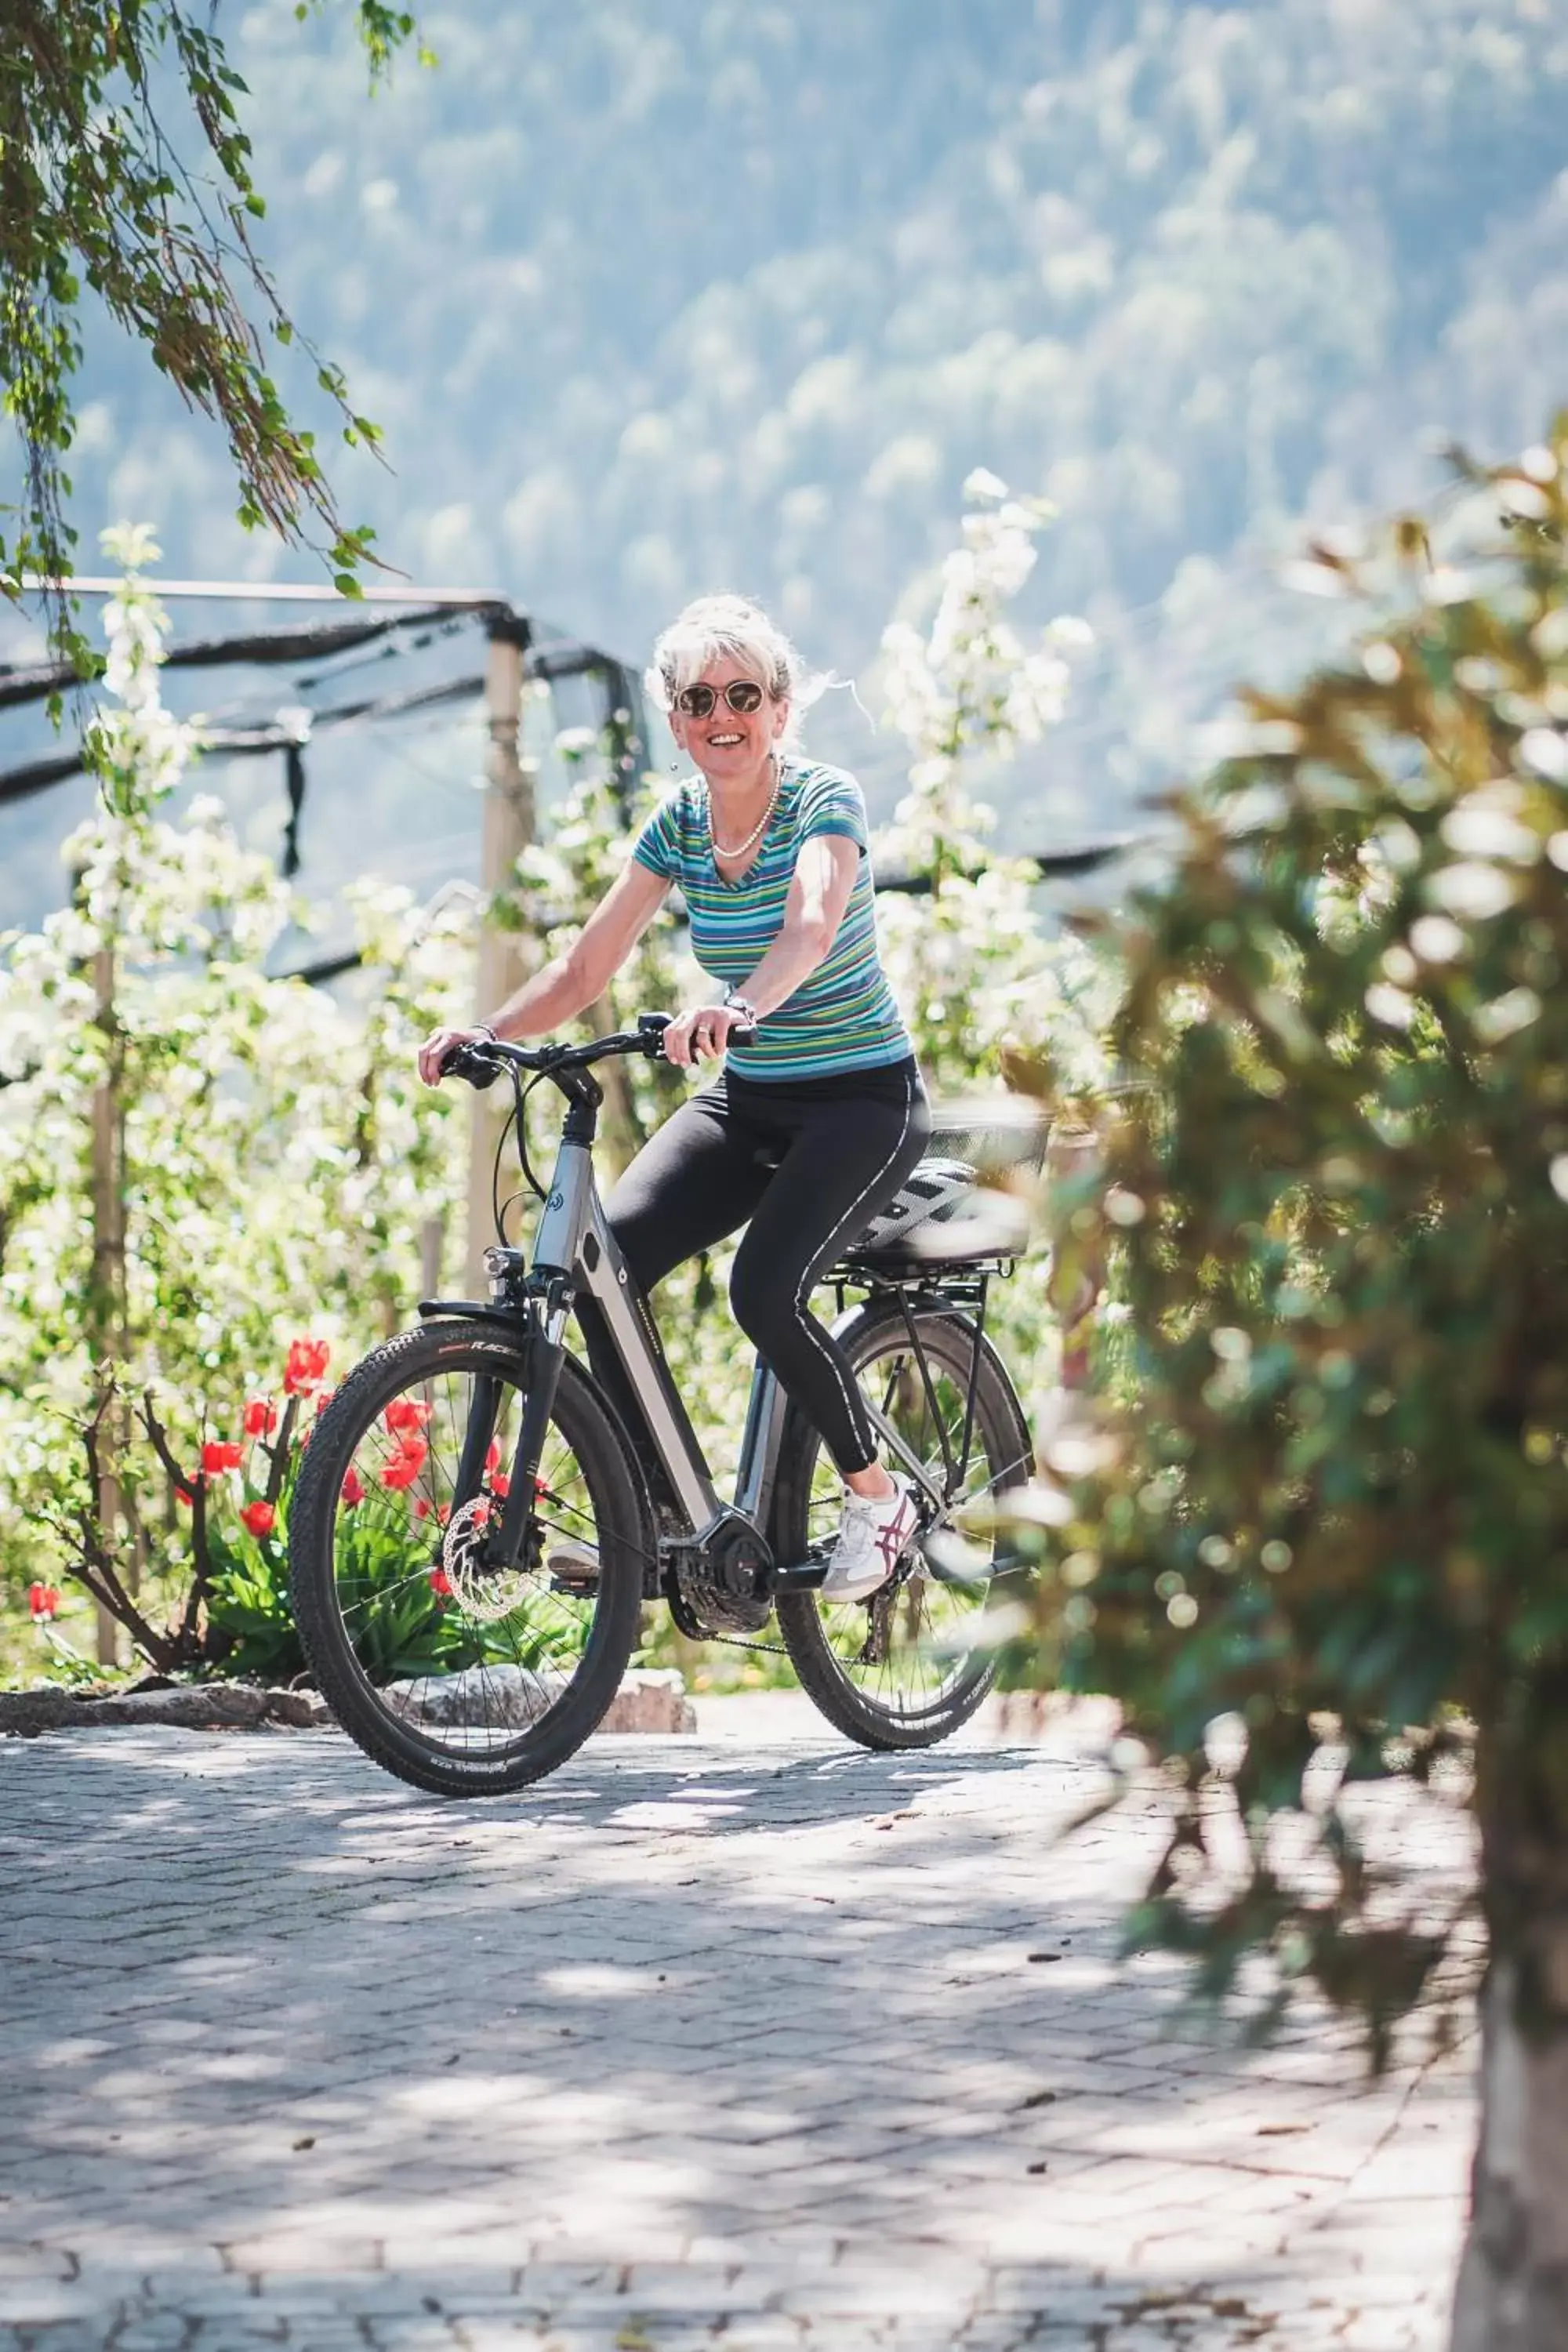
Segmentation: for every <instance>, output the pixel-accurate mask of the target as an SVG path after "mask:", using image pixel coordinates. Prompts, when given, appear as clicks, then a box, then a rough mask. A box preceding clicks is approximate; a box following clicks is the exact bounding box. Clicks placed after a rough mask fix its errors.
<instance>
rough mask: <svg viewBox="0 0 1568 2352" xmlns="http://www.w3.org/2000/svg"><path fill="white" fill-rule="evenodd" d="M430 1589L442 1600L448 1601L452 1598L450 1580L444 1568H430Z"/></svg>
mask: <svg viewBox="0 0 1568 2352" xmlns="http://www.w3.org/2000/svg"><path fill="white" fill-rule="evenodd" d="M430 1590H431V1591H432V1592H434V1593H435V1594H437V1597H438V1598H439V1599H440V1600H442V1601H450V1599H451V1598H452V1580H451V1578H450V1577H449V1576H448V1575H447V1571H446V1570H445V1569H444V1568H433V1569H432V1570H430Z"/></svg>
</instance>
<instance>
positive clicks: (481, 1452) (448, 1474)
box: [289, 1320, 650, 1797]
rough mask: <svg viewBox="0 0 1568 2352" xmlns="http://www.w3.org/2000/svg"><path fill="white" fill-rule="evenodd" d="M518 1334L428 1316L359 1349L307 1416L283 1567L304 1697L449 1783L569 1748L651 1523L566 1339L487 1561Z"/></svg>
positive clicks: (368, 1746) (625, 1638)
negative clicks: (524, 1479)
mask: <svg viewBox="0 0 1568 2352" xmlns="http://www.w3.org/2000/svg"><path fill="white" fill-rule="evenodd" d="M527 1381H528V1365H527V1357H526V1352H525V1348H524V1345H523V1343H522V1341H521V1339H513V1338H511V1337H510V1334H508V1333H506V1332H504V1331H498V1330H497V1329H496V1328H495V1327H494V1326H492V1325H486V1324H481V1323H476V1322H459V1321H457V1320H453V1321H451V1322H436V1323H429V1324H426V1326H425V1328H423V1329H422V1330H418V1331H409V1332H405V1334H404V1335H403V1336H402V1337H401V1338H400V1339H389V1340H388V1341H387V1342H386V1344H385V1345H384V1347H380V1348H377V1349H374V1351H373V1352H372V1353H371V1354H370V1355H369V1356H367V1357H366V1358H365V1360H364V1361H363V1363H362V1364H360V1365H359V1366H358V1367H357V1368H356V1370H354V1371H353V1372H352V1373H351V1374H350V1375H349V1377H348V1379H347V1380H346V1381H344V1382H343V1385H342V1388H341V1389H339V1391H337V1393H336V1395H335V1396H334V1397H333V1398H332V1400H331V1403H330V1404H329V1405H328V1406H327V1408H326V1410H325V1412H323V1413H322V1414H321V1418H320V1420H319V1421H318V1422H317V1423H316V1425H315V1427H314V1428H313V1429H312V1431H311V1432H310V1444H309V1446H308V1448H307V1450H306V1454H305V1461H304V1466H303V1468H302V1470H301V1471H300V1484H299V1487H298V1490H297V1492H296V1494H295V1496H294V1500H293V1507H292V1509H291V1511H290V1513H289V1586H290V1593H291V1597H292V1601H293V1606H294V1616H295V1622H296V1623H297V1624H298V1626H299V1630H300V1641H301V1643H303V1645H304V1651H305V1655H306V1657H307V1659H308V1660H309V1662H310V1669H311V1672H312V1674H313V1675H314V1676H315V1680H316V1684H317V1686H318V1688H319V1689H320V1691H321V1696H322V1697H323V1698H324V1699H325V1700H326V1702H327V1704H328V1706H330V1707H331V1710H332V1713H333V1714H334V1715H335V1716H336V1717H337V1719H338V1721H339V1722H340V1723H341V1724H342V1727H343V1729H344V1730H345V1731H346V1732H347V1733H348V1734H349V1735H350V1737H351V1738H353V1739H355V1740H357V1741H358V1743H359V1745H360V1746H361V1747H362V1748H363V1749H364V1751H365V1753H366V1755H367V1756H370V1757H372V1758H374V1760H375V1762H376V1763H378V1764H381V1765H384V1767H385V1768H386V1769H387V1770H388V1771H389V1772H395V1774H396V1775H397V1776H398V1778H399V1779H400V1780H410V1781H412V1782H413V1783H414V1785H415V1787H416V1788H419V1789H430V1790H435V1791H436V1792H437V1794H438V1795H442V1796H455V1797H480V1796H494V1795H498V1794H500V1793H501V1792H502V1791H503V1790H509V1789H520V1788H522V1787H523V1786H525V1784H526V1783H527V1782H529V1781H531V1780H538V1779H539V1778H540V1777H541V1776H542V1774H543V1773H546V1772H550V1771H553V1770H554V1769H555V1767H556V1766H557V1765H558V1764H562V1763H563V1762H564V1761H565V1759H567V1757H569V1756H570V1755H572V1754H573V1753H574V1750H575V1749H576V1748H579V1747H580V1746H581V1745H582V1743H583V1741H584V1739H585V1738H587V1736H588V1734H589V1733H590V1732H591V1731H592V1730H593V1729H594V1727H595V1725H596V1724H597V1723H598V1721H599V1719H600V1717H602V1716H603V1714H604V1712H605V1708H606V1707H607V1706H608V1705H609V1703H610V1701H611V1699H612V1698H613V1697H614V1696H615V1695H616V1688H617V1686H618V1685H619V1683H620V1679H621V1676H622V1675H623V1674H624V1672H625V1671H626V1663H627V1660H628V1659H629V1658H630V1656H631V1654H632V1648H633V1645H634V1643H635V1642H636V1640H637V1623H638V1604H639V1601H640V1598H641V1593H642V1570H643V1559H644V1557H645V1555H646V1553H647V1549H648V1547H649V1541H650V1535H649V1530H648V1528H647V1512H646V1507H645V1505H644V1502H643V1500H642V1497H641V1496H640V1494H639V1491H638V1488H637V1481H636V1478H635V1475H634V1473H633V1471H632V1469H631V1467H630V1465H628V1462H627V1459H626V1445H625V1441H624V1439H623V1438H622V1436H621V1434H620V1432H619V1430H618V1428H617V1426H616V1423H615V1421H614V1420H613V1419H612V1417H611V1415H610V1413H609V1412H608V1411H607V1409H606V1408H605V1405H604V1404H603V1402H601V1401H600V1399H599V1397H598V1395H597V1393H596V1392H595V1390H594V1389H593V1387H592V1386H591V1384H590V1383H589V1381H588V1380H587V1379H586V1377H585V1376H584V1373H583V1372H582V1371H581V1370H579V1369H578V1367H577V1366H576V1364H575V1363H574V1362H573V1361H572V1360H570V1359H568V1360H566V1361H565V1362H564V1363H563V1366H562V1369H561V1380H560V1385H559V1387H558V1389H557V1391H556V1395H555V1402H554V1407H553V1409H552V1415H551V1420H550V1425H549V1428H548V1430H547V1433H546V1435H545V1442H544V1447H543V1451H542V1454H541V1456H540V1462H539V1475H538V1477H537V1480H536V1481H535V1494H534V1501H533V1507H532V1508H531V1511H530V1514H529V1517H528V1525H527V1531H526V1535H525V1538H524V1542H523V1547H522V1550H521V1554H520V1557H519V1559H518V1560H517V1563H516V1565H515V1566H514V1567H512V1568H510V1569H500V1570H494V1569H491V1568H490V1567H489V1565H488V1564H487V1561H486V1547H485V1541H484V1530H485V1529H486V1528H487V1527H488V1526H489V1525H490V1524H491V1522H492V1520H493V1519H495V1518H498V1517H499V1516H500V1509H501V1507H502V1505H503V1503H504V1501H505V1499H506V1496H507V1493H508V1482H509V1475H510V1466H511V1462H512V1456H513V1454H514V1452H515V1449H516V1444H517V1437H518V1429H519V1423H520V1421H521V1412H522V1405H523V1400H524V1397H525V1396H526V1393H527Z"/></svg>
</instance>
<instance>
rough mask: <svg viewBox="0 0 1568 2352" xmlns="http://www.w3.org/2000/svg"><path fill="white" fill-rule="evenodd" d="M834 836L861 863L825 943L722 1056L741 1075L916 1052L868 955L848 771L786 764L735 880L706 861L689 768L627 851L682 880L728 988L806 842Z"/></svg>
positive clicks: (700, 939) (705, 960)
mask: <svg viewBox="0 0 1568 2352" xmlns="http://www.w3.org/2000/svg"><path fill="white" fill-rule="evenodd" d="M819 833H838V834H843V835H845V836H846V837H847V839H848V840H850V841H852V842H854V843H855V844H856V845H857V846H858V849H859V852H860V858H859V866H858V872H857V874H856V877H855V886H854V887H853V889H852V890H851V891H850V893H849V903H848V905H847V907H846V908H845V909H844V919H843V920H842V921H841V922H840V924H839V926H838V929H837V935H836V937H835V939H834V941H833V945H832V946H831V947H830V948H829V949H828V950H827V953H826V956H825V957H824V958H823V960H822V961H821V962H820V963H819V964H818V965H817V967H816V971H814V972H813V973H812V974H811V975H810V977H809V978H808V979H806V980H804V981H802V982H801V984H800V986H799V987H798V988H797V989H796V990H795V994H794V995H793V996H792V997H789V998H788V999H787V1000H786V1001H785V1002H784V1003H783V1004H781V1005H780V1006H779V1008H778V1010H777V1012H775V1013H768V1014H767V1015H766V1017H765V1018H764V1019H763V1021H762V1022H761V1023H760V1024H759V1025H758V1028H757V1031H756V1035H755V1039H754V1041H753V1042H752V1044H751V1045H743V1046H742V1045H731V1047H730V1048H729V1051H728V1054H727V1055H726V1060H727V1063H728V1065H729V1066H730V1068H731V1069H732V1070H734V1071H735V1072H736V1073H737V1074H738V1075H739V1076H741V1077H743V1078H816V1077H826V1076H829V1075H830V1074H831V1073H832V1072H833V1071H835V1070H874V1069H881V1068H884V1067H885V1066H887V1065H888V1064H889V1062H901V1061H903V1060H904V1059H905V1058H906V1057H907V1056H908V1055H910V1054H911V1053H912V1052H913V1050H914V1048H913V1046H912V1045H910V1036H909V1032H908V1031H907V1030H906V1028H905V1027H904V1024H903V1022H902V1021H901V1020H900V1017H899V1008H898V1006H897V1005H896V1004H895V1003H894V1002H893V992H892V991H891V989H890V988H889V986H888V981H887V975H886V973H885V972H884V971H883V970H882V965H881V960H880V958H879V955H878V953H877V919H876V910H875V904H874V897H873V892H872V887H871V857H870V848H869V845H868V840H867V836H866V803H865V802H864V801H863V800H862V798H861V796H860V787H859V785H858V783H857V782H855V779H854V777H853V776H847V775H845V774H844V773H843V772H842V770H840V769H837V768H824V767H818V766H816V764H814V763H811V762H806V761H785V762H784V772H783V775H782V777H781V779H780V782H779V790H778V798H777V800H776V801H775V802H774V803H773V814H772V816H771V817H770V818H769V820H768V829H767V831H766V833H765V834H764V835H763V845H762V848H761V850H760V851H759V852H758V854H757V857H756V860H755V862H754V864H753V865H752V866H750V867H749V868H748V869H747V871H746V872H745V873H744V874H742V877H741V878H740V880H739V881H738V882H727V881H726V880H725V878H724V877H723V876H722V875H721V873H720V871H719V869H718V867H717V866H716V865H715V864H714V862H713V845H712V837H711V835H710V832H709V829H708V792H707V787H706V786H705V785H704V784H703V783H702V782H701V780H700V778H699V777H696V776H691V777H689V778H688V779H687V781H686V782H684V783H682V784H679V785H678V786H677V788H676V790H675V791H674V792H673V793H671V794H670V796H669V798H668V800H667V801H664V802H663V803H661V804H660V805H659V806H658V808H657V809H656V810H655V811H654V813H653V814H652V816H650V817H649V819H648V821H647V824H645V825H644V827H643V829H642V831H641V833H639V834H638V835H637V841H636V844H635V845H634V846H633V850H632V856H634V857H635V858H636V860H637V864H638V865H639V866H647V870H648V872H649V873H650V874H662V875H663V876H664V877H665V878H666V880H668V881H670V882H676V883H679V886H680V890H681V894H682V896H683V897H684V898H685V900H686V904H687V908H688V910H689V914H690V917H691V947H692V952H693V953H694V954H695V956H696V958H697V961H698V962H699V963H700V965H701V966H702V969H703V971H706V972H709V973H710V974H711V976H712V977H713V978H714V979H715V980H719V981H722V982H723V983H724V985H725V986H726V987H727V988H739V987H740V986H741V985H742V982H744V981H746V980H749V979H750V977H751V975H752V972H753V971H755V970H756V968H757V966H758V964H760V963H761V961H762V960H763V956H764V955H765V954H766V952H767V950H768V949H769V948H770V947H771V946H772V945H773V941H774V940H775V939H776V938H777V937H778V934H779V931H780V929H781V928H782V926H783V923H784V900H785V898H787V897H788V895H789V886H790V883H791V881H792V880H793V878H794V876H795V861H796V859H797V858H798V857H799V856H800V853H801V848H802V846H803V845H804V844H805V843H806V842H808V841H810V840H811V839H812V838H813V837H814V835H817V834H819Z"/></svg>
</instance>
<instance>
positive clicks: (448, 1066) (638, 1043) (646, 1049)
mask: <svg viewBox="0 0 1568 2352" xmlns="http://www.w3.org/2000/svg"><path fill="white" fill-rule="evenodd" d="M674 1018H675V1015H674V1014H673V1013H638V1014H637V1027H636V1028H635V1029H617V1030H615V1031H613V1032H612V1033H611V1034H610V1035H609V1036H607V1037H593V1038H590V1039H589V1041H588V1043H587V1044H586V1045H512V1044H510V1041H509V1040H508V1039H506V1038H504V1037H486V1038H482V1039H480V1040H478V1041H477V1042H476V1043H475V1044H473V1045H458V1046H457V1047H455V1048H454V1049H453V1051H452V1052H451V1053H449V1054H447V1055H446V1057H445V1059H444V1060H443V1061H442V1064H441V1076H443V1077H444V1078H466V1079H467V1080H468V1084H469V1086H471V1087H475V1088H477V1089H482V1088H484V1087H491V1086H494V1084H495V1082H496V1080H497V1079H498V1078H499V1077H500V1074H501V1072H502V1070H503V1069H506V1068H508V1067H509V1066H510V1068H512V1069H514V1070H527V1071H530V1072H531V1073H532V1074H534V1075H535V1076H540V1077H550V1076H553V1075H554V1074H555V1073H556V1072H557V1071H561V1070H585V1069H587V1068H589V1067H590V1066H591V1065H592V1064H594V1063H595V1062H604V1061H608V1060H609V1059H610V1057H611V1056H612V1055H617V1054H619V1055H631V1054H641V1055H644V1056H645V1057H646V1058H647V1060H648V1061H650V1062H657V1061H659V1060H661V1059H662V1058H663V1055H664V1033H665V1031H666V1030H667V1029H668V1026H669V1024H670V1023H671V1022H672V1021H673V1020H674ZM756 1034H757V1033H756V1031H755V1030H754V1029H752V1028H745V1027H742V1026H739V1025H737V1026H736V1027H735V1028H733V1029H731V1032H730V1037H731V1040H732V1041H733V1042H734V1043H735V1044H736V1045H747V1044H749V1043H750V1041H751V1040H752V1038H753V1037H754V1036H755V1035H756Z"/></svg>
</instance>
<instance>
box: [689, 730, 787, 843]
mask: <svg viewBox="0 0 1568 2352" xmlns="http://www.w3.org/2000/svg"><path fill="white" fill-rule="evenodd" d="M783 782H784V761H782V760H781V759H779V758H777V757H776V755H775V757H774V759H773V791H772V792H771V793H769V794H768V804H767V806H766V808H765V809H764V810H763V813H762V815H761V816H760V817H759V818H758V820H757V822H756V824H754V825H753V826H752V830H751V831H750V833H749V834H748V835H746V838H745V839H744V841H737V842H736V843H735V844H734V845H733V846H732V847H731V848H729V849H726V848H725V847H724V845H723V844H722V842H721V840H720V838H719V836H718V835H717V834H716V833H715V832H714V830H713V794H712V791H711V789H710V787H709V786H708V785H706V784H705V785H704V786H703V792H704V794H705V796H706V799H707V802H708V838H709V841H710V843H711V845H712V849H713V855H714V856H715V857H728V858H730V859H731V861H733V860H734V859H735V858H737V857H744V856H745V854H746V852H747V850H748V849H750V848H752V845H754V844H755V843H756V842H759V841H760V840H761V839H762V837H763V834H764V833H766V831H767V829H768V824H769V820H770V819H771V818H772V816H773V810H774V808H775V806H776V805H777V803H778V796H779V786H780V785H781V784H782V783H783Z"/></svg>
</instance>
